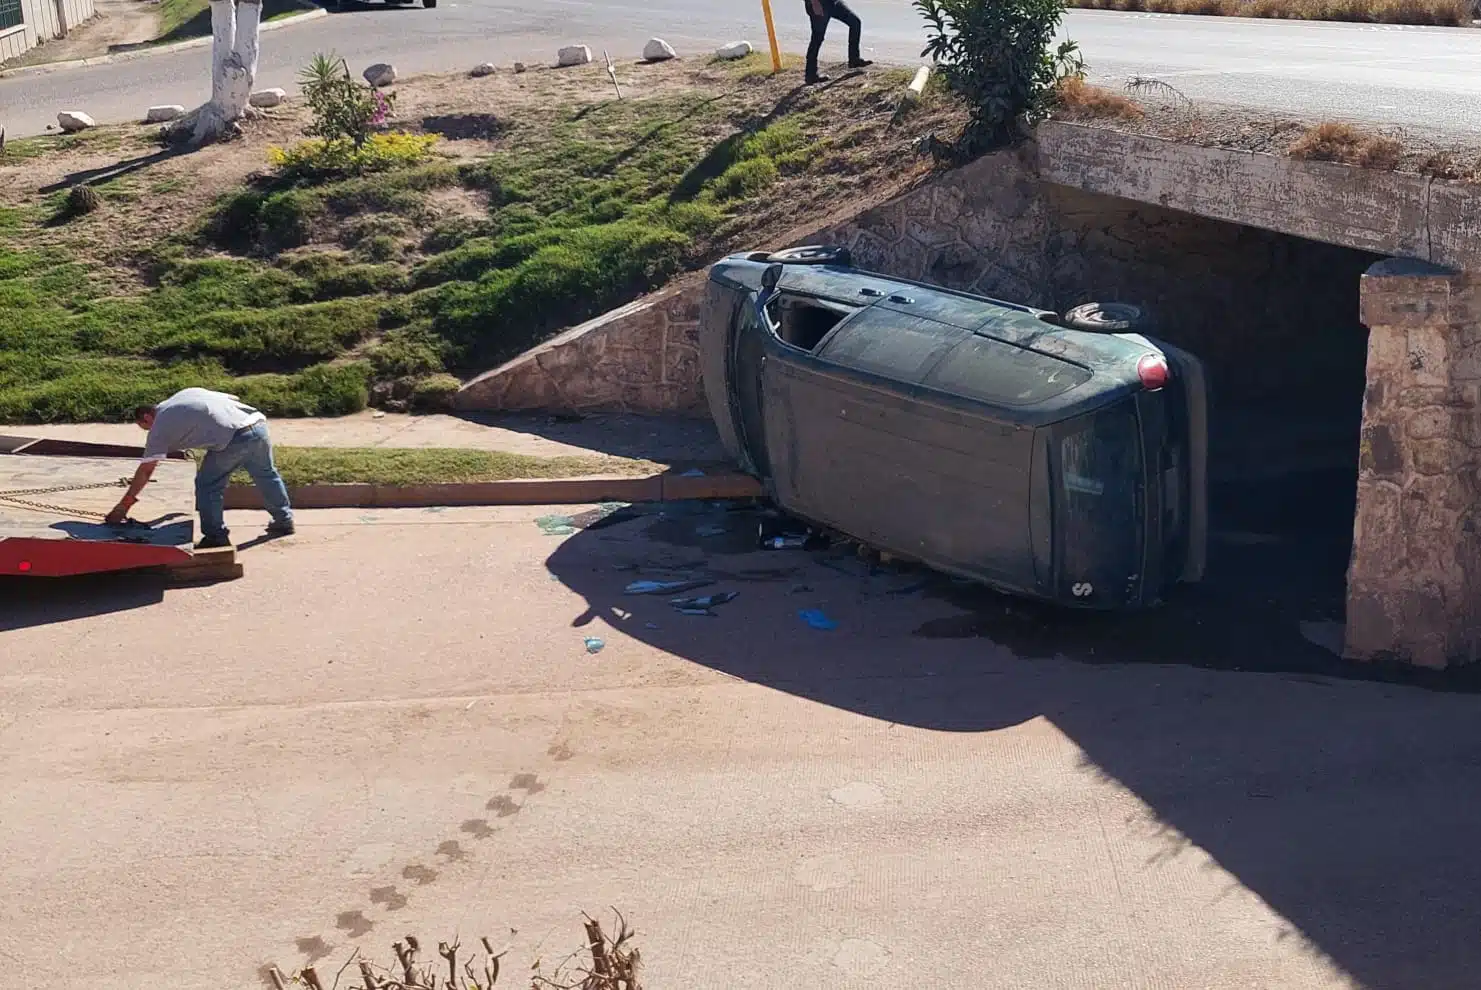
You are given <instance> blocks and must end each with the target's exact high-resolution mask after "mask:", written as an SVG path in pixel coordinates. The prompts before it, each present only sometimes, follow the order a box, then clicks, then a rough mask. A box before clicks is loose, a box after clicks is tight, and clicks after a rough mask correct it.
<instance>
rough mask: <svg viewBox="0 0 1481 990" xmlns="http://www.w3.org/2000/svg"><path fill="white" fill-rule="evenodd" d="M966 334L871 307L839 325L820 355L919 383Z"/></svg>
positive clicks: (955, 329)
mask: <svg viewBox="0 0 1481 990" xmlns="http://www.w3.org/2000/svg"><path fill="white" fill-rule="evenodd" d="M965 336H967V333H966V331H964V330H958V329H957V328H956V327H949V326H946V325H945V324H942V323H937V322H936V321H935V320H925V319H921V318H920V317H915V316H901V315H900V314H899V313H891V312H887V311H884V310H875V309H870V310H865V311H864V312H862V313H860V314H859V315H858V316H856V317H854V318H853V319H852V320H850V321H849V322H848V323H846V324H844V325H843V326H841V327H839V328H838V332H837V333H836V334H835V335H834V336H833V337H832V339H830V340H829V341H828V343H827V345H826V346H825V347H824V348H823V351H822V353H821V354H820V355H819V356H820V357H823V358H826V359H827V360H829V361H834V362H836V363H838V364H841V365H843V366H844V367H847V368H857V369H858V370H859V371H867V372H871V373H873V374H876V375H882V376H884V377H886V378H892V379H895V380H896V381H902V382H907V383H909V384H912V385H916V384H919V383H920V382H921V380H922V379H923V378H925V376H926V374H927V373H928V372H929V371H930V370H931V369H932V368H933V367H935V365H936V363H937V362H938V361H940V360H941V358H942V356H943V355H944V354H946V352H947V351H949V350H951V348H952V347H953V346H955V345H956V344H957V343H958V342H959V341H960V340H961V339H962V338H963V337H965Z"/></svg>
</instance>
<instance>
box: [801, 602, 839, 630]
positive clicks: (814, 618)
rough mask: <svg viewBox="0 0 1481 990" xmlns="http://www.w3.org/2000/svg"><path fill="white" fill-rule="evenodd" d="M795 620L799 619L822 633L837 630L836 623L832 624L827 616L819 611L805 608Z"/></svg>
mask: <svg viewBox="0 0 1481 990" xmlns="http://www.w3.org/2000/svg"><path fill="white" fill-rule="evenodd" d="M797 618H799V619H801V620H802V621H803V622H806V623H807V624H808V625H810V626H812V627H813V628H814V629H821V630H823V631H824V632H827V631H829V630H832V629H837V628H838V623H837V622H834V621H833V620H832V619H830V618H828V616H827V615H825V614H823V611H822V610H821V609H816V608H805V609H803V610H802V611H800V612H798V613H797Z"/></svg>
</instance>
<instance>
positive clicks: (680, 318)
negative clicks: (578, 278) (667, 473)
mask: <svg viewBox="0 0 1481 990" xmlns="http://www.w3.org/2000/svg"><path fill="white" fill-rule="evenodd" d="M704 290H705V283H704V280H703V279H689V280H688V281H687V282H685V283H682V284H680V285H678V286H674V287H672V288H669V289H666V290H664V291H662V292H657V293H654V294H653V295H651V296H647V297H644V298H643V299H639V300H638V301H637V302H635V303H632V304H631V305H628V306H624V307H623V308H622V309H619V310H614V311H613V312H611V313H607V314H606V315H604V316H600V317H598V318H597V319H595V320H592V321H591V322H589V323H584V324H582V325H581V326H579V327H575V328H573V329H571V330H568V331H567V332H565V333H563V334H561V335H560V336H559V337H556V338H555V339H553V340H549V341H547V342H546V343H544V344H542V345H540V346H539V347H537V348H535V349H534V350H531V351H527V352H525V353H524V354H521V355H520V356H519V357H517V358H515V359H514V360H513V361H510V362H508V363H506V364H504V365H502V366H500V367H498V368H495V369H494V370H492V371H490V372H487V373H485V374H483V375H480V376H479V377H478V378H476V379H474V380H473V381H471V382H469V383H468V384H466V385H464V386H463V388H462V390H461V391H459V392H458V395H457V398H456V400H455V401H454V405H455V407H456V408H459V409H464V410H480V409H481V410H502V411H508V412H514V411H523V410H542V411H547V412H620V413H669V414H678V415H684V416H707V415H709V411H708V407H707V406H706V405H705V398H704V386H703V383H702V382H701V381H700V374H699V346H698V340H697V333H698V328H699V311H700V307H701V306H702V305H703V303H704Z"/></svg>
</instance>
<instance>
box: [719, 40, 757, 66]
mask: <svg viewBox="0 0 1481 990" xmlns="http://www.w3.org/2000/svg"><path fill="white" fill-rule="evenodd" d="M755 50H756V47H755V46H754V45H752V44H751V43H750V42H749V41H732V42H731V43H730V44H728V45H726V46H725V47H724V48H717V49H715V57H716V58H723V59H726V60H728V61H732V62H733V61H735V60H736V59H738V58H745V57H746V56H747V55H749V54H751V53H752V52H754V51H755Z"/></svg>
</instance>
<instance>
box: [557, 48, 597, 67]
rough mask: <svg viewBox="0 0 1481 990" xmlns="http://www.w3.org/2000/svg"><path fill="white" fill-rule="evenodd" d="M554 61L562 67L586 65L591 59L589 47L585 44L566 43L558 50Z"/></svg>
mask: <svg viewBox="0 0 1481 990" xmlns="http://www.w3.org/2000/svg"><path fill="white" fill-rule="evenodd" d="M555 61H556V64H557V65H559V66H561V67H562V68H566V67H568V66H572V65H586V64H587V63H589V62H590V61H591V49H590V48H587V47H586V46H585V45H567V46H566V47H565V48H562V49H561V50H560V53H559V54H558V55H557V56H556V59H555Z"/></svg>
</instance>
